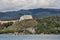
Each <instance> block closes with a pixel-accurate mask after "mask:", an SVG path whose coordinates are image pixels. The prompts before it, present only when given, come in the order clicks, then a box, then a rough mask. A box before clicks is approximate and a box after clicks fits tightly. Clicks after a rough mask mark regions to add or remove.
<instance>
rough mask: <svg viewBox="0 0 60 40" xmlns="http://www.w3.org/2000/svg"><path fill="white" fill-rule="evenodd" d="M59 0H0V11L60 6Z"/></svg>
mask: <svg viewBox="0 0 60 40" xmlns="http://www.w3.org/2000/svg"><path fill="white" fill-rule="evenodd" d="M59 4H60V0H0V11H9V10H19V9H31V8H47V7H48V8H49V7H51V8H54V7H56V8H60V5H59Z"/></svg>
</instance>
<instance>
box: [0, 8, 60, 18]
mask: <svg viewBox="0 0 60 40" xmlns="http://www.w3.org/2000/svg"><path fill="white" fill-rule="evenodd" d="M26 14H28V15H29V14H30V15H33V17H46V16H55V15H57V16H60V9H44V8H37V9H28V10H19V11H10V12H0V19H13V18H19V17H20V16H22V15H26Z"/></svg>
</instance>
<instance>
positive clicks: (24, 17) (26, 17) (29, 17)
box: [19, 15, 33, 21]
mask: <svg viewBox="0 0 60 40" xmlns="http://www.w3.org/2000/svg"><path fill="white" fill-rule="evenodd" d="M26 19H33V17H32V15H23V16H21V17H20V20H19V21H22V20H26Z"/></svg>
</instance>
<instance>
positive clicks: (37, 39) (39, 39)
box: [0, 34, 60, 40]
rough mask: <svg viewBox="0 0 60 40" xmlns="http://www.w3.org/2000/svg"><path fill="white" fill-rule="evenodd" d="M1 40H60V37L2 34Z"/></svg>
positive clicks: (0, 35)
mask: <svg viewBox="0 0 60 40" xmlns="http://www.w3.org/2000/svg"><path fill="white" fill-rule="evenodd" d="M0 40H60V35H53V34H51V35H47V34H45V35H43V34H41V35H14V34H0Z"/></svg>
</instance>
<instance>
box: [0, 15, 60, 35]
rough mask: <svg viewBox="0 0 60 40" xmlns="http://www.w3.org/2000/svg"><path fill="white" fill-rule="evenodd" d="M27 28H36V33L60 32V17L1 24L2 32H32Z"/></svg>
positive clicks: (0, 30) (0, 29)
mask: <svg viewBox="0 0 60 40" xmlns="http://www.w3.org/2000/svg"><path fill="white" fill-rule="evenodd" d="M27 28H34V29H35V33H34V34H41V33H43V34H60V17H59V16H51V17H45V18H34V19H32V20H23V21H20V22H19V21H17V22H16V23H6V24H0V33H14V32H19V33H24V34H32V32H30V31H29V30H26V29H27Z"/></svg>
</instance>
